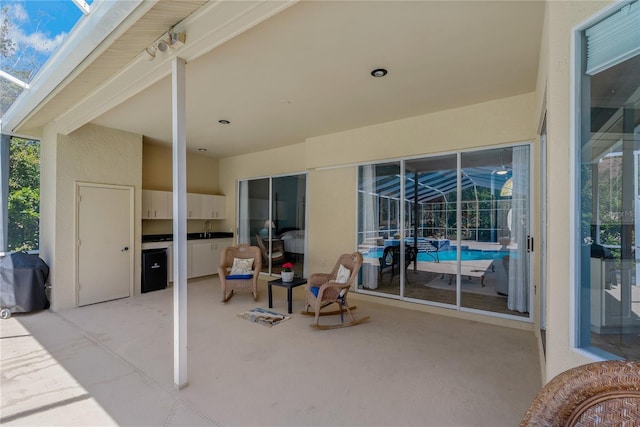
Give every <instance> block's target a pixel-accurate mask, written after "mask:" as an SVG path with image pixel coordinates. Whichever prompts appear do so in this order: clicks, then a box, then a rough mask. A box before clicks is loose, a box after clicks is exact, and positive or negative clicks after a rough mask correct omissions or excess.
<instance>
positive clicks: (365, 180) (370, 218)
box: [358, 165, 379, 289]
mask: <svg viewBox="0 0 640 427" xmlns="http://www.w3.org/2000/svg"><path fill="white" fill-rule="evenodd" d="M360 167H361V170H362V174H361V181H360V183H359V186H358V187H359V190H360V197H362V210H361V211H360V212H359V214H360V224H361V227H362V228H361V229H360V230H358V231H359V232H360V238H359V241H358V244H363V243H365V242H366V241H367V240H366V239H367V238H373V237H376V236H377V234H378V233H377V231H378V223H379V218H378V212H379V210H378V203H379V197H378V195H377V194H376V167H375V165H366V166H360ZM361 275H362V283H363V284H364V286H366V287H367V288H369V289H376V288H377V287H378V272H377V269H374V268H368V266H367V265H365V266H364V267H363V268H362V270H361Z"/></svg>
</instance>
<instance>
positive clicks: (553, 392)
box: [520, 361, 640, 427]
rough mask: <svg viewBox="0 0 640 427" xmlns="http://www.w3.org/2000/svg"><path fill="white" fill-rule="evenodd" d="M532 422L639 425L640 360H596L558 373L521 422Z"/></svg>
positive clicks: (578, 425) (579, 425) (522, 425)
mask: <svg viewBox="0 0 640 427" xmlns="http://www.w3.org/2000/svg"><path fill="white" fill-rule="evenodd" d="M530 426H544V427H552V426H571V427H574V426H575V427H583V426H584V427H586V426H640V362H629V361H607V362H596V363H590V364H588V365H582V366H578V367H576V368H573V369H569V370H568V371H565V372H563V373H561V374H559V375H557V376H556V377H555V378H553V379H552V380H551V381H550V382H549V383H548V384H547V385H546V386H544V388H543V389H542V390H541V391H540V392H539V393H538V395H537V396H536V398H535V399H534V401H533V403H531V406H530V407H529V410H528V411H527V413H526V414H525V416H524V418H523V420H522V422H521V423H520V427H530Z"/></svg>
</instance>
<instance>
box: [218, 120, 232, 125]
mask: <svg viewBox="0 0 640 427" xmlns="http://www.w3.org/2000/svg"><path fill="white" fill-rule="evenodd" d="M218 123H220V124H221V125H228V124H230V123H231V122H230V121H229V120H225V119H222V120H218Z"/></svg>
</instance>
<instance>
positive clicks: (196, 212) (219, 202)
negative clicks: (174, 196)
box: [187, 193, 225, 219]
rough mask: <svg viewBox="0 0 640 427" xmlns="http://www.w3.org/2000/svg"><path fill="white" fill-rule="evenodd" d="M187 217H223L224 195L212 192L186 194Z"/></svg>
mask: <svg viewBox="0 0 640 427" xmlns="http://www.w3.org/2000/svg"><path fill="white" fill-rule="evenodd" d="M187 218H189V219H225V197H224V196H215V195H212V194H197V193H188V194H187Z"/></svg>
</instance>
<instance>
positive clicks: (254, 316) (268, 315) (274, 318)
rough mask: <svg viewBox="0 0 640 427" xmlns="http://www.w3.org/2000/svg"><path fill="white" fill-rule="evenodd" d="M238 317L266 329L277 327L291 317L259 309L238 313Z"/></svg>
mask: <svg viewBox="0 0 640 427" xmlns="http://www.w3.org/2000/svg"><path fill="white" fill-rule="evenodd" d="M238 316H240V317H242V318H243V319H247V320H249V321H251V322H254V323H259V324H261V325H263V326H268V327H272V326H273V325H277V324H278V323H282V322H284V321H285V320H289V319H291V316H287V315H285V314H280V313H276V312H275V311H270V310H267V309H265V308H260V307H257V308H254V309H251V310H249V311H245V312H244V313H240V314H238Z"/></svg>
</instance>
